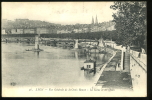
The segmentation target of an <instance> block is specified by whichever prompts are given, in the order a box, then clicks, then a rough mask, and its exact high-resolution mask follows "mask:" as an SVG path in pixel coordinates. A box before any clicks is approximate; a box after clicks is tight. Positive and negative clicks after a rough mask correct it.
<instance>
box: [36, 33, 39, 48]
mask: <svg viewBox="0 0 152 100" xmlns="http://www.w3.org/2000/svg"><path fill="white" fill-rule="evenodd" d="M35 49H37V50H38V49H39V36H38V35H36V36H35Z"/></svg>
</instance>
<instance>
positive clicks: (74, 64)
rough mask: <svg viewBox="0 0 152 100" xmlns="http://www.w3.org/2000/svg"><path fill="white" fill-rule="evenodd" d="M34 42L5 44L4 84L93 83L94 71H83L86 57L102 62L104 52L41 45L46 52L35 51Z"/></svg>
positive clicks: (61, 84)
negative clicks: (90, 52)
mask: <svg viewBox="0 0 152 100" xmlns="http://www.w3.org/2000/svg"><path fill="white" fill-rule="evenodd" d="M32 48H34V45H33V44H26V43H2V77H3V79H2V80H3V81H2V84H3V85H6V86H7V85H10V83H11V82H15V83H16V84H17V85H16V86H38V85H40V86H78V85H81V86H82V85H86V82H87V83H88V82H89V83H92V82H93V81H92V80H93V77H94V75H95V72H90V71H87V70H81V69H80V68H81V67H82V66H83V63H84V61H85V60H86V59H87V57H89V58H91V59H92V60H96V63H97V64H99V65H100V64H102V63H103V62H105V61H107V60H108V58H109V57H110V56H109V55H105V54H90V55H87V54H84V52H83V50H81V49H80V50H74V49H63V48H58V47H51V46H44V45H40V49H43V50H44V51H41V52H33V51H26V49H32Z"/></svg>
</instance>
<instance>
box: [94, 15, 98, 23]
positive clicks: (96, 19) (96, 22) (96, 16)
mask: <svg viewBox="0 0 152 100" xmlns="http://www.w3.org/2000/svg"><path fill="white" fill-rule="evenodd" d="M95 24H96V25H98V19H97V15H96V23H95Z"/></svg>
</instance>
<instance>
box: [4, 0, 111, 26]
mask: <svg viewBox="0 0 152 100" xmlns="http://www.w3.org/2000/svg"><path fill="white" fill-rule="evenodd" d="M112 4H113V2H2V19H8V20H14V19H30V20H41V21H48V22H52V23H59V24H76V23H80V24H90V23H91V21H92V16H93V17H94V19H95V17H96V15H97V17H98V22H103V21H109V20H112V19H113V18H112V13H113V12H114V10H112V9H110V5H112Z"/></svg>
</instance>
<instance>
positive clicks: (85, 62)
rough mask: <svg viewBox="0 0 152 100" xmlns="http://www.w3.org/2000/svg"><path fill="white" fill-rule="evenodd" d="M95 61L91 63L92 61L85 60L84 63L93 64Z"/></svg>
mask: <svg viewBox="0 0 152 100" xmlns="http://www.w3.org/2000/svg"><path fill="white" fill-rule="evenodd" d="M94 62H95V61H93V60H91V59H90V60H86V61H85V62H84V63H94Z"/></svg>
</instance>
